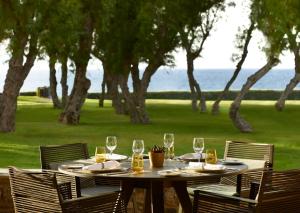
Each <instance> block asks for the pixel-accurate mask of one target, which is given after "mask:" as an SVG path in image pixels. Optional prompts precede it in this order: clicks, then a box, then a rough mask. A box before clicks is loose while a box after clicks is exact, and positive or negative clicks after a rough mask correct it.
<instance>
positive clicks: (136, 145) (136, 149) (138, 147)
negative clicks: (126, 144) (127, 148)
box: [132, 139, 144, 154]
mask: <svg viewBox="0 0 300 213" xmlns="http://www.w3.org/2000/svg"><path fill="white" fill-rule="evenodd" d="M132 151H133V153H136V154H143V152H144V141H143V140H137V139H136V140H133V143H132Z"/></svg>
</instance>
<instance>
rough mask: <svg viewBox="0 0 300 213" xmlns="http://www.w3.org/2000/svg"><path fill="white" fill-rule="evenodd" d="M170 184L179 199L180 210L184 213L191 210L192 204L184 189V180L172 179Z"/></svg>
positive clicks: (188, 212)
mask: <svg viewBox="0 0 300 213" xmlns="http://www.w3.org/2000/svg"><path fill="white" fill-rule="evenodd" d="M172 185H173V187H174V189H175V191H176V194H177V197H178V199H179V201H180V204H181V207H182V210H183V211H184V212H185V213H190V212H192V209H193V206H192V202H191V199H190V197H189V194H188V191H187V189H186V187H187V185H186V182H185V181H173V182H172Z"/></svg>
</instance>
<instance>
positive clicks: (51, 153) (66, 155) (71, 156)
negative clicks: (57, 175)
mask: <svg viewBox="0 0 300 213" xmlns="http://www.w3.org/2000/svg"><path fill="white" fill-rule="evenodd" d="M40 158H41V159H40V160H41V166H42V169H57V165H56V168H55V163H57V164H59V163H61V162H64V161H72V160H78V159H88V158H89V153H88V148H87V144H85V143H73V144H63V145H53V146H40Z"/></svg>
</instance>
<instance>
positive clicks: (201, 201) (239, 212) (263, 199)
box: [193, 169, 300, 213]
mask: <svg viewBox="0 0 300 213" xmlns="http://www.w3.org/2000/svg"><path fill="white" fill-rule="evenodd" d="M252 173H254V172H253V171H252ZM260 173H261V174H262V175H261V177H262V178H261V180H260V182H259V184H258V185H257V184H256V182H252V183H251V184H250V185H248V186H250V189H249V191H252V192H254V191H255V189H258V192H257V194H256V193H255V192H254V193H252V194H251V193H250V195H249V197H246V198H245V197H236V196H229V195H222V194H217V193H213V192H204V191H200V190H195V194H194V204H193V205H194V206H193V212H194V213H196V212H197V213H202V212H203V213H204V212H205V213H210V212H214V213H225V212H226V213H227V212H231V213H243V212H244V213H249V212H263V213H274V212H280V213H294V212H299V209H300V202H299V200H300V184H299V182H300V170H299V169H297V170H289V171H280V172H279V171H276V172H275V171H272V170H268V171H263V172H262V171H260Z"/></svg>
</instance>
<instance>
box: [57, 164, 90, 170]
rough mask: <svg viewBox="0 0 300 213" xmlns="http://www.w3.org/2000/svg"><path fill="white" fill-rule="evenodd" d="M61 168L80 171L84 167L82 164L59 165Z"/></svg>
mask: <svg viewBox="0 0 300 213" xmlns="http://www.w3.org/2000/svg"><path fill="white" fill-rule="evenodd" d="M61 166H62V167H63V168H65V169H81V168H82V167H84V164H79V163H77V164H75V163H74V164H65V165H61Z"/></svg>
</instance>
